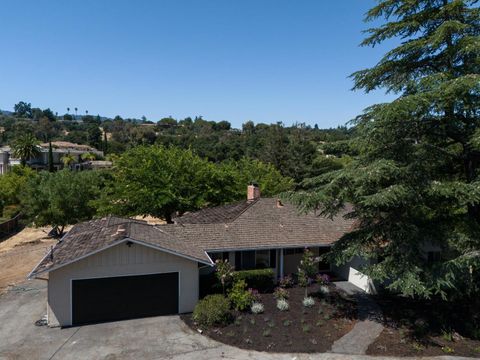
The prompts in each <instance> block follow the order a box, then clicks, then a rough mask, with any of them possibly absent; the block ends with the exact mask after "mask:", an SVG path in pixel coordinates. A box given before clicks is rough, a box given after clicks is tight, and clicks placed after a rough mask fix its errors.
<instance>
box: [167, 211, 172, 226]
mask: <svg viewBox="0 0 480 360" xmlns="http://www.w3.org/2000/svg"><path fill="white" fill-rule="evenodd" d="M165 221H166V222H167V224H173V219H172V214H170V213H168V214H165Z"/></svg>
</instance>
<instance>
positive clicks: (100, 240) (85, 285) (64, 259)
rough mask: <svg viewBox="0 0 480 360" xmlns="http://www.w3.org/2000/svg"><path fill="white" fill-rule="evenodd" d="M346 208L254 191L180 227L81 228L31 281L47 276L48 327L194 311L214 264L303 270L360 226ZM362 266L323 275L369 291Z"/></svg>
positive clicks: (92, 224)
mask: <svg viewBox="0 0 480 360" xmlns="http://www.w3.org/2000/svg"><path fill="white" fill-rule="evenodd" d="M348 211H349V209H346V210H345V212H344V213H343V214H341V215H340V216H337V217H335V218H333V219H328V218H325V217H321V216H317V215H315V214H313V213H310V214H299V213H298V212H297V210H296V208H295V207H294V206H292V205H289V204H283V203H282V202H281V201H279V200H278V199H275V198H261V197H260V192H259V189H258V188H257V187H255V186H249V188H248V197H247V200H246V201H242V202H239V203H236V204H232V205H225V206H219V207H214V208H207V209H204V210H200V211H197V212H193V213H188V214H185V215H183V216H181V217H177V218H175V219H174V220H175V222H176V223H175V224H165V225H149V224H147V223H146V222H144V221H138V220H133V219H123V218H118V217H114V216H109V217H107V218H104V219H98V220H92V221H89V222H85V223H81V224H78V225H76V226H74V227H73V228H72V230H71V231H70V232H69V233H68V234H67V235H65V236H64V237H63V239H62V240H61V241H60V242H59V243H58V244H57V245H56V246H55V247H54V248H53V249H52V251H51V252H50V253H49V254H48V255H47V256H45V258H44V259H43V260H42V261H41V262H40V264H39V265H38V266H37V267H36V268H35V269H34V270H33V271H32V273H31V274H30V275H29V278H43V279H45V276H46V275H47V274H48V323H49V324H50V325H61V326H70V325H78V324H84V323H90V322H98V321H109V320H119V319H127V318H135V317H144V316H154V315H164V314H177V313H185V312H191V311H192V310H193V308H194V307H195V304H196V303H197V301H198V297H199V277H200V274H201V273H205V272H208V271H210V272H211V271H212V270H213V265H214V261H215V260H216V259H228V260H229V261H230V262H231V263H232V265H233V266H234V267H235V269H236V270H243V269H255V268H272V269H273V270H274V273H275V274H276V276H277V277H282V276H283V275H286V274H289V273H296V272H297V268H298V265H299V262H300V259H301V256H302V253H303V251H304V249H305V248H306V247H308V248H309V249H311V250H312V251H313V252H314V253H315V254H322V253H324V252H326V251H328V250H329V249H330V247H331V246H332V244H333V243H335V241H337V240H338V239H339V238H340V237H341V236H342V235H343V234H344V233H345V232H348V231H349V230H350V229H351V228H352V226H353V221H352V220H349V219H346V218H345V217H344V216H343V215H345V214H346V213H347V212H348ZM361 265H362V264H361V262H358V261H356V262H355V263H354V264H353V263H352V264H349V265H347V266H345V267H342V268H336V267H334V266H331V265H330V264H328V263H320V264H319V267H318V271H319V272H320V271H331V272H334V273H337V274H338V275H340V276H343V277H344V278H345V279H347V280H349V281H351V282H353V283H354V284H356V285H357V286H360V287H362V288H363V289H364V290H366V291H369V290H370V286H371V281H370V280H369V279H368V278H367V277H366V276H364V275H363V274H361V273H360V272H359V271H358V269H359V267H360V266H361Z"/></svg>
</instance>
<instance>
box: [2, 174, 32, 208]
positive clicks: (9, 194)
mask: <svg viewBox="0 0 480 360" xmlns="http://www.w3.org/2000/svg"><path fill="white" fill-rule="evenodd" d="M35 175H36V172H35V171H34V170H32V169H30V168H29V167H24V166H13V167H12V169H11V171H9V172H7V173H5V174H3V175H0V200H2V202H3V203H4V204H5V205H17V204H19V203H20V198H19V196H20V194H21V193H22V192H23V190H24V187H25V184H26V183H27V181H28V180H29V179H31V178H33V177H34V176H35Z"/></svg>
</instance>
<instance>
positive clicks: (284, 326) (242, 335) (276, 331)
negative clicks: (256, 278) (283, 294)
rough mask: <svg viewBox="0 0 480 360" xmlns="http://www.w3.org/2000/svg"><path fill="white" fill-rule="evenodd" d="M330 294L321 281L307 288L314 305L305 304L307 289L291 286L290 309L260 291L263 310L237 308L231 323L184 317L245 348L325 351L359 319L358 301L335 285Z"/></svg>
mask: <svg viewBox="0 0 480 360" xmlns="http://www.w3.org/2000/svg"><path fill="white" fill-rule="evenodd" d="M328 289H329V292H328V294H324V293H322V292H321V291H320V285H318V284H314V285H311V286H310V287H309V288H308V292H309V295H310V296H312V297H313V298H314V299H315V304H314V305H313V306H312V307H305V306H304V305H303V304H302V300H303V298H304V295H305V289H304V288H301V287H298V286H294V287H292V288H288V289H287V291H288V293H289V296H288V303H289V306H290V307H289V310H287V311H280V310H279V309H278V308H277V300H276V299H275V298H274V296H273V293H266V294H260V295H259V297H260V299H259V301H260V302H261V303H262V304H263V305H264V312H263V313H261V314H252V313H251V312H250V311H244V312H238V311H236V312H234V313H233V318H232V321H231V322H230V323H229V324H228V325H224V326H215V327H211V328H207V329H204V328H202V327H199V326H197V324H195V323H194V322H193V320H192V315H191V314H188V315H183V316H182V318H183V320H184V321H185V322H186V323H187V324H188V325H189V326H190V327H191V328H192V329H194V330H195V331H197V330H198V329H201V330H202V332H203V334H205V335H207V336H209V337H211V338H213V339H215V340H217V341H220V342H223V343H225V344H228V345H233V346H237V347H240V348H244V349H252V350H258V351H269V352H307V353H311V352H325V351H328V350H330V348H331V346H332V344H333V342H334V341H335V340H337V339H339V338H341V337H342V336H343V335H345V334H346V333H348V332H349V331H350V330H351V329H352V327H353V326H354V324H355V322H356V304H355V302H354V301H353V300H352V299H350V298H348V297H347V295H345V294H344V293H343V292H341V291H340V290H337V289H336V288H335V286H333V285H330V286H329V287H328Z"/></svg>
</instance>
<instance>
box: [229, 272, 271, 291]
mask: <svg viewBox="0 0 480 360" xmlns="http://www.w3.org/2000/svg"><path fill="white" fill-rule="evenodd" d="M274 279H275V274H274V272H273V270H272V269H256V270H241V271H235V272H234V273H233V280H234V281H235V282H236V281H239V280H244V281H245V282H246V283H247V287H249V288H253V289H257V290H259V291H262V292H263V291H270V290H272V289H273V288H274V286H275V283H274Z"/></svg>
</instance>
